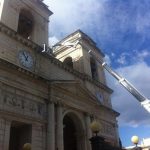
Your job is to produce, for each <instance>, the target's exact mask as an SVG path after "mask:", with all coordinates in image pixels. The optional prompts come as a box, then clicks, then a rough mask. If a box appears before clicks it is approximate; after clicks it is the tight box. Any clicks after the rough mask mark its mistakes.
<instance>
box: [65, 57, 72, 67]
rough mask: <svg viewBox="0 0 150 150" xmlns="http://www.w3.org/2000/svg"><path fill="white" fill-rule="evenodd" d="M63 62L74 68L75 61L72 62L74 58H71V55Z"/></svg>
mask: <svg viewBox="0 0 150 150" xmlns="http://www.w3.org/2000/svg"><path fill="white" fill-rule="evenodd" d="M63 63H64V64H65V65H67V66H68V67H70V68H73V62H72V58H71V57H67V58H66V59H65V60H64V61H63Z"/></svg>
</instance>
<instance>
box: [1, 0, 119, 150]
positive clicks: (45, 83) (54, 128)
mask: <svg viewBox="0 0 150 150" xmlns="http://www.w3.org/2000/svg"><path fill="white" fill-rule="evenodd" d="M51 15H52V12H51V11H50V10H49V9H48V8H47V6H46V5H45V4H44V3H43V2H42V0H0V150H21V149H22V146H23V145H24V144H25V143H31V145H32V150H69V149H72V150H91V146H90V142H89V138H91V137H92V134H93V133H92V132H91V129H90V124H91V122H92V121H93V120H97V121H98V122H99V123H100V124H101V130H100V133H99V134H100V135H101V136H103V137H104V138H105V140H106V141H107V142H109V143H111V144H112V145H115V146H118V145H119V136H118V125H117V121H116V117H117V116H118V115H119V114H118V113H117V112H116V111H114V110H113V109H112V105H111V94H112V92H113V91H112V90H111V89H110V88H109V87H108V86H107V85H106V80H105V74H104V70H103V68H102V67H101V66H100V65H99V64H98V62H97V61H96V60H95V59H94V58H93V57H92V56H91V55H90V54H89V53H88V51H89V50H91V51H93V52H94V53H95V54H96V56H97V57H98V58H99V59H103V57H104V54H103V53H102V52H101V50H100V49H99V48H98V47H97V46H96V43H95V42H94V41H93V40H92V39H91V38H90V37H89V36H87V35H86V34H85V33H83V32H82V31H80V30H77V31H76V32H74V33H72V34H70V35H69V36H67V37H66V38H64V39H63V40H61V41H60V42H58V43H57V44H56V45H55V46H54V48H53V50H52V49H50V48H48V47H47V48H46V51H45V50H43V43H45V44H46V45H48V23H49V16H51ZM79 41H80V42H79ZM67 43H72V45H69V44H67ZM73 43H75V44H74V45H73Z"/></svg>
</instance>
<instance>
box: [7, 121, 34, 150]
mask: <svg viewBox="0 0 150 150" xmlns="http://www.w3.org/2000/svg"><path fill="white" fill-rule="evenodd" d="M31 135H32V125H30V124H25V123H22V122H16V121H12V124H11V128H10V140H9V150H21V149H22V147H23V145H24V144H25V143H31Z"/></svg>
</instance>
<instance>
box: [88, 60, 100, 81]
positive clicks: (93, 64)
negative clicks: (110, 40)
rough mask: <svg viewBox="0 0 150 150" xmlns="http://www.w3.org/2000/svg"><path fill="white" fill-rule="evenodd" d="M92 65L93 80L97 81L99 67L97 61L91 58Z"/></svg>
mask: <svg viewBox="0 0 150 150" xmlns="http://www.w3.org/2000/svg"><path fill="white" fill-rule="evenodd" d="M90 65H91V75H92V78H93V79H95V80H97V79H98V74H97V65H96V62H95V60H94V59H93V58H92V57H91V58H90Z"/></svg>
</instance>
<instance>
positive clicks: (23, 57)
mask: <svg viewBox="0 0 150 150" xmlns="http://www.w3.org/2000/svg"><path fill="white" fill-rule="evenodd" d="M19 62H20V63H21V64H22V65H23V66H24V67H26V68H32V66H33V58H32V56H31V54H30V52H28V51H25V50H21V51H20V52H19Z"/></svg>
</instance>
